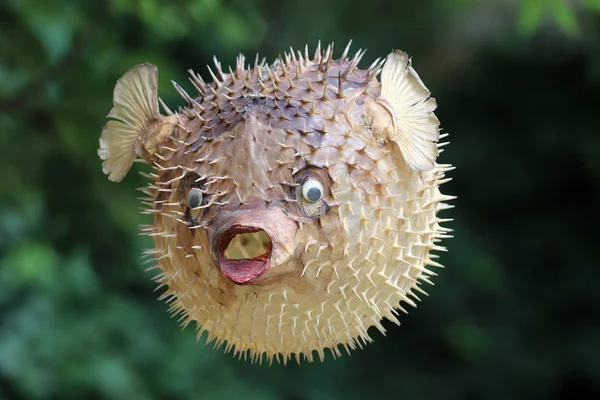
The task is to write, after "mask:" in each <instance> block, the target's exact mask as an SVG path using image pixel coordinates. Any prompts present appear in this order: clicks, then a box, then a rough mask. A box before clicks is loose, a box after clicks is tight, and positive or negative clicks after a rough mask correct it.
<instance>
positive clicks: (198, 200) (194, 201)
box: [187, 188, 202, 209]
mask: <svg viewBox="0 0 600 400" xmlns="http://www.w3.org/2000/svg"><path fill="white" fill-rule="evenodd" d="M200 204H202V191H201V190H200V189H198V188H191V189H190V191H189V192H188V195H187V205H188V207H189V208H191V209H194V208H196V207H199V206H200Z"/></svg>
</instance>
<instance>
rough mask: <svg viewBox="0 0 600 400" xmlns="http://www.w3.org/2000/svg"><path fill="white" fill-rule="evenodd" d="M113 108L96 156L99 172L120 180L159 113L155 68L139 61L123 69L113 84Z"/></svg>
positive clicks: (114, 179)
mask: <svg viewBox="0 0 600 400" xmlns="http://www.w3.org/2000/svg"><path fill="white" fill-rule="evenodd" d="M113 105H114V106H113V108H112V109H111V110H110V113H109V114H108V116H107V118H109V119H110V120H109V121H108V122H107V123H106V124H105V125H104V128H103V130H102V134H101V136H100V148H99V149H98V156H100V158H101V159H102V160H104V162H103V163H102V171H103V172H104V173H105V174H106V175H108V179H110V180H111V181H115V182H119V181H121V180H122V179H123V178H124V177H125V175H126V174H127V172H128V171H129V169H130V168H131V166H132V165H133V162H134V161H135V159H136V157H137V156H141V155H142V154H141V149H140V143H139V137H140V135H141V134H142V132H144V131H145V130H147V129H148V128H149V127H150V125H151V124H152V123H153V122H154V121H156V120H157V119H160V118H161V117H162V116H161V115H160V114H159V111H158V70H157V68H156V66H154V65H152V64H140V65H137V66H135V67H133V68H131V69H130V70H129V71H127V72H126V73H125V74H124V75H123V76H122V77H121V78H120V79H119V80H118V81H117V84H116V85H115V89H114V94H113Z"/></svg>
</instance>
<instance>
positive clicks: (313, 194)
mask: <svg viewBox="0 0 600 400" xmlns="http://www.w3.org/2000/svg"><path fill="white" fill-rule="evenodd" d="M306 196H307V197H308V200H310V201H317V200H319V199H320V198H321V190H320V189H319V188H316V187H312V188H310V189H308V193H306Z"/></svg>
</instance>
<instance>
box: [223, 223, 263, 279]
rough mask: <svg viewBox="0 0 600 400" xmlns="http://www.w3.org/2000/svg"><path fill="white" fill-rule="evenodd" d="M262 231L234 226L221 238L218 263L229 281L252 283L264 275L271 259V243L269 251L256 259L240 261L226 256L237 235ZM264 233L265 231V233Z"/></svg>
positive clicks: (241, 259)
mask: <svg viewBox="0 0 600 400" xmlns="http://www.w3.org/2000/svg"><path fill="white" fill-rule="evenodd" d="M260 231H262V229H259V228H254V227H247V226H240V225H236V226H232V227H231V228H229V229H228V230H227V231H225V232H224V233H223V234H222V235H221V237H220V238H219V244H218V263H219V267H220V268H221V271H223V273H224V274H225V276H227V277H228V278H229V279H231V280H232V281H234V282H235V283H238V284H242V283H250V282H252V281H254V280H256V279H258V278H259V277H260V276H261V275H262V274H264V273H265V272H266V271H267V269H268V267H269V261H270V259H271V248H272V246H271V241H270V240H269V243H268V245H267V250H266V251H265V252H264V253H263V254H261V255H259V256H257V257H254V258H240V259H229V258H227V257H226V256H225V251H226V250H227V247H228V246H229V244H230V243H231V241H232V240H233V239H234V238H235V236H236V235H239V234H243V233H252V232H260ZM263 232H264V231H263Z"/></svg>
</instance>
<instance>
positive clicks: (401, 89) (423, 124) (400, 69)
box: [369, 50, 440, 172]
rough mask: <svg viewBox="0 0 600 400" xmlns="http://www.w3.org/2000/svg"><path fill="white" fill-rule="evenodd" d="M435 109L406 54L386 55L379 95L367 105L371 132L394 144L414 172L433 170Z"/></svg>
mask: <svg viewBox="0 0 600 400" xmlns="http://www.w3.org/2000/svg"><path fill="white" fill-rule="evenodd" d="M436 108H437V104H436V102H435V99H434V98H432V97H431V93H430V91H429V90H428V89H427V87H425V85H424V84H423V82H422V81H421V78H420V77H419V75H418V74H417V72H416V71H415V70H414V69H413V68H412V66H411V60H410V58H409V57H408V55H407V54H406V53H404V52H402V51H399V50H395V51H393V52H392V53H391V54H389V55H388V57H387V59H386V62H385V64H384V66H383V68H382V70H381V94H380V96H379V97H378V98H377V99H376V100H375V101H374V102H372V103H371V105H370V106H369V112H370V114H371V115H370V117H371V119H372V121H373V125H372V130H373V133H374V135H375V136H376V137H378V138H379V139H380V140H383V141H385V142H388V141H393V142H395V143H396V144H397V145H398V147H399V148H400V151H401V152H402V156H403V157H404V160H405V161H406V163H407V164H408V166H409V167H410V168H411V169H413V170H414V171H417V172H422V171H429V170H431V169H433V167H434V165H435V160H436V158H437V156H438V155H439V151H438V145H437V142H438V141H439V138H440V131H439V125H440V121H439V120H438V119H437V117H436V116H435V114H434V113H433V112H434V110H435V109H436Z"/></svg>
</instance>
